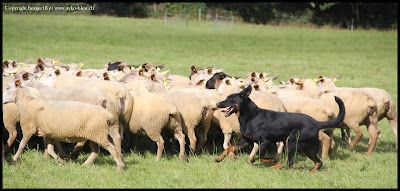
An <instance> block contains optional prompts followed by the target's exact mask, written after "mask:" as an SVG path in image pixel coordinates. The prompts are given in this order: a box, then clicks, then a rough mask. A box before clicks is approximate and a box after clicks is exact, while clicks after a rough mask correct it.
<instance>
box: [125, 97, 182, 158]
mask: <svg viewBox="0 0 400 191" xmlns="http://www.w3.org/2000/svg"><path fill="white" fill-rule="evenodd" d="M131 93H132V96H133V98H134V100H135V104H134V105H133V109H132V114H131V118H130V121H129V129H130V131H131V132H132V133H138V132H139V131H140V130H144V131H145V132H146V134H147V136H149V138H150V139H151V140H152V141H154V142H156V143H157V156H156V160H160V159H161V156H162V152H163V150H164V139H163V137H162V136H161V131H162V129H163V128H165V127H167V128H168V129H169V130H170V131H172V132H173V134H174V137H175V138H176V139H177V140H178V142H179V145H180V150H179V158H180V159H181V160H183V159H184V158H185V135H184V134H183V132H182V125H181V118H180V114H179V111H178V109H177V108H176V106H175V105H173V104H172V103H171V102H170V101H168V100H167V99H166V97H165V96H162V95H159V94H155V93H146V92H141V93H138V92H134V91H131Z"/></svg>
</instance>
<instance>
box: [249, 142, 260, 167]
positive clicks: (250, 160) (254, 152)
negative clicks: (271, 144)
mask: <svg viewBox="0 0 400 191" xmlns="http://www.w3.org/2000/svg"><path fill="white" fill-rule="evenodd" d="M258 148H259V145H258V143H256V142H254V146H253V149H252V150H251V152H250V155H249V158H248V159H247V162H248V163H250V164H252V163H253V162H254V156H255V155H256V154H257V151H258Z"/></svg>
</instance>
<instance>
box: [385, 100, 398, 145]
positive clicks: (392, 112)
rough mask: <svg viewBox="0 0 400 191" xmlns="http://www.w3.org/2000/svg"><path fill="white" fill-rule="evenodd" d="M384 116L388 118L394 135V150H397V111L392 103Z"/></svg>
mask: <svg viewBox="0 0 400 191" xmlns="http://www.w3.org/2000/svg"><path fill="white" fill-rule="evenodd" d="M386 118H387V119H388V120H389V123H390V127H391V128H392V131H393V133H394V135H395V141H396V150H397V112H396V109H395V107H394V105H392V106H391V107H390V109H389V111H388V114H387V116H386Z"/></svg>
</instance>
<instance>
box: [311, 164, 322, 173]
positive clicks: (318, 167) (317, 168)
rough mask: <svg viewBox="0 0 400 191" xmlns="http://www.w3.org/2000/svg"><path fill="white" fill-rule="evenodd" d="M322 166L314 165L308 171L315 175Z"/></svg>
mask: <svg viewBox="0 0 400 191" xmlns="http://www.w3.org/2000/svg"><path fill="white" fill-rule="evenodd" d="M321 166H322V163H315V165H314V167H313V168H312V169H310V172H312V173H315V172H317V170H319V169H320V168H321Z"/></svg>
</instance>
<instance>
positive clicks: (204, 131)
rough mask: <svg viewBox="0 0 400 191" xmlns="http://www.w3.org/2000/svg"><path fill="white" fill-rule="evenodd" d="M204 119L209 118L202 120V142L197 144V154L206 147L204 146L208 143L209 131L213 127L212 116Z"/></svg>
mask: <svg viewBox="0 0 400 191" xmlns="http://www.w3.org/2000/svg"><path fill="white" fill-rule="evenodd" d="M204 117H207V119H202V120H201V127H202V129H201V136H200V137H199V138H200V140H199V142H198V143H197V148H196V150H195V151H196V152H197V151H199V150H200V149H201V148H202V147H203V146H204V144H205V143H206V141H207V135H208V131H209V130H210V126H211V119H212V118H211V116H207V115H206V116H204Z"/></svg>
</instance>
